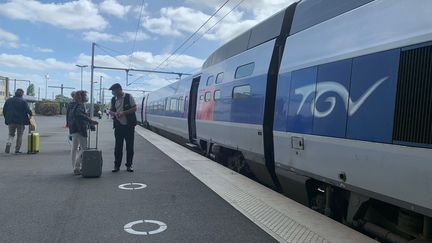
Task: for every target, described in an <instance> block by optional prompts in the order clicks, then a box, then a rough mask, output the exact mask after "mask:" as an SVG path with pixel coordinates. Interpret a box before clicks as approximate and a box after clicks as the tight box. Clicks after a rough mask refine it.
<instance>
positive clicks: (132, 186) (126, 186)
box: [118, 182, 147, 190]
mask: <svg viewBox="0 0 432 243" xmlns="http://www.w3.org/2000/svg"><path fill="white" fill-rule="evenodd" d="M146 187H147V185H146V184H142V183H135V182H130V183H125V184H121V185H120V186H118V188H120V189H123V190H139V189H144V188H146Z"/></svg>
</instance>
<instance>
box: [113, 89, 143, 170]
mask: <svg viewBox="0 0 432 243" xmlns="http://www.w3.org/2000/svg"><path fill="white" fill-rule="evenodd" d="M109 89H110V90H112V94H113V96H114V97H113V98H112V99H111V110H110V115H111V116H112V117H113V120H114V137H115V150H114V157H115V160H114V169H113V170H112V172H118V171H119V170H120V165H121V161H122V158H123V142H124V141H126V170H127V171H129V172H133V171H134V170H133V168H132V160H133V155H134V138H135V126H136V124H137V118H136V115H135V112H136V109H137V108H136V104H135V100H134V98H133V97H132V95H130V94H128V93H124V92H123V89H122V87H121V85H120V84H118V83H116V84H113V85H112V86H111V88H109Z"/></svg>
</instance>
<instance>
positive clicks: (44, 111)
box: [35, 100, 60, 116]
mask: <svg viewBox="0 0 432 243" xmlns="http://www.w3.org/2000/svg"><path fill="white" fill-rule="evenodd" d="M35 112H36V114H38V115H43V116H55V115H58V114H60V103H59V102H55V101H48V100H44V101H38V102H36V105H35Z"/></svg>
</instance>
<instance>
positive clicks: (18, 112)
mask: <svg viewBox="0 0 432 243" xmlns="http://www.w3.org/2000/svg"><path fill="white" fill-rule="evenodd" d="M23 95H24V90H22V89H17V90H16V91H15V96H14V97H12V98H10V99H8V100H6V103H5V104H4V106H3V115H4V117H5V123H6V125H7V126H8V128H9V138H8V141H7V143H6V149H5V153H10V148H11V146H12V141H13V139H14V137H15V132H16V133H17V139H16V146H15V154H20V153H21V152H20V149H21V144H22V136H23V133H24V129H25V125H29V124H30V117H31V116H32V115H33V114H32V111H31V110H30V107H29V105H28V104H27V102H26V101H25V100H24V99H23Z"/></svg>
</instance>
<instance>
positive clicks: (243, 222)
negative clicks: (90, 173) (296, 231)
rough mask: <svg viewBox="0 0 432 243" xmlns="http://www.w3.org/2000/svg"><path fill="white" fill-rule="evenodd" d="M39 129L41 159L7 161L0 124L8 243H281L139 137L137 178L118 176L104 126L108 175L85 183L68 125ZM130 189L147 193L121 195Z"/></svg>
mask: <svg viewBox="0 0 432 243" xmlns="http://www.w3.org/2000/svg"><path fill="white" fill-rule="evenodd" d="M37 122H38V125H39V128H38V130H39V132H40V134H41V152H40V153H39V154H36V155H27V154H23V155H5V154H4V145H5V141H6V136H7V132H6V131H7V130H6V126H5V125H4V120H3V117H1V118H0V144H1V150H0V195H1V196H0V222H1V223H0V242H144V241H145V242H276V241H275V240H274V239H273V238H272V237H271V236H270V235H268V234H267V233H266V232H265V231H263V230H261V229H260V228H259V227H258V226H257V225H255V224H254V223H253V222H251V221H250V220H248V218H246V217H245V216H243V215H242V214H241V213H240V212H238V211H237V210H236V209H235V208H233V207H231V206H230V205H229V204H228V203H227V202H225V201H224V200H223V199H222V198H220V197H219V196H218V195H217V194H216V193H214V192H213V191H212V190H210V189H209V188H208V187H206V186H205V185H204V184H203V183H201V182H200V181H199V180H198V179H196V178H195V177H194V176H193V175H191V174H190V173H189V172H188V171H186V170H185V169H183V168H182V167H181V166H180V165H178V164H177V163H176V162H174V161H173V160H172V159H170V158H169V157H168V156H166V155H165V154H164V153H162V152H161V151H159V150H158V149H157V148H156V147H154V146H153V145H152V144H150V143H149V142H147V141H146V140H145V139H144V138H142V137H141V136H139V135H136V137H135V139H136V140H135V142H136V143H135V164H134V168H135V172H134V173H129V172H126V171H124V169H125V168H124V166H123V167H122V171H120V172H119V173H117V174H113V173H112V172H111V169H112V167H113V151H114V134H113V130H112V123H111V122H110V121H108V120H102V122H101V131H100V132H101V133H100V147H101V149H102V150H103V158H104V166H103V174H102V177H101V178H99V179H83V178H81V177H79V176H73V175H72V162H71V159H70V156H69V154H70V151H69V150H70V146H69V144H68V142H67V132H66V130H65V129H64V128H62V126H63V125H64V117H51V118H46V117H38V118H37ZM24 142H26V139H25V141H24ZM24 148H25V146H24ZM130 182H137V183H144V184H146V185H147V187H146V188H144V189H141V190H121V189H119V188H118V186H119V185H121V184H124V183H130ZM138 220H156V221H160V222H163V223H164V224H165V225H166V226H167V228H166V230H165V231H163V232H160V233H156V234H151V235H133V234H129V233H127V232H126V231H125V230H124V226H125V225H126V224H127V223H130V222H134V221H138ZM158 228H160V227H159V226H158V225H157V224H151V223H150V224H138V225H136V226H134V227H133V229H134V230H137V231H140V232H152V231H154V230H157V229H158Z"/></svg>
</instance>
